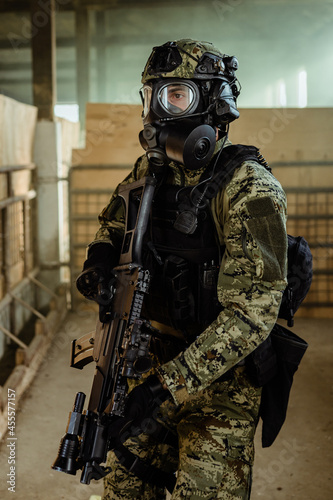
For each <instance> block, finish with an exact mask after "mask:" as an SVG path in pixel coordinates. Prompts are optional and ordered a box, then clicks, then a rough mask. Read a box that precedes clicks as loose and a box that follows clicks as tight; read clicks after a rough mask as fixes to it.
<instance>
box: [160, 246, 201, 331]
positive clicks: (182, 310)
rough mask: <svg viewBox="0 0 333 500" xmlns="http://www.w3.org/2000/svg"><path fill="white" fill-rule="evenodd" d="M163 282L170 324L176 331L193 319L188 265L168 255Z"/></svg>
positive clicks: (174, 256) (184, 261) (182, 260)
mask: <svg viewBox="0 0 333 500" xmlns="http://www.w3.org/2000/svg"><path fill="white" fill-rule="evenodd" d="M163 281H164V286H165V288H166V291H167V300H168V310H169V314H170V319H171V324H172V326H173V327H174V328H176V329H182V328H185V327H186V325H187V323H188V322H190V323H192V322H193V321H194V317H195V316H194V297H193V293H192V287H191V275H190V266H189V263H188V262H187V261H186V260H185V259H183V258H182V257H178V256H176V255H169V256H168V257H167V258H166V259H165V262H164V272H163Z"/></svg>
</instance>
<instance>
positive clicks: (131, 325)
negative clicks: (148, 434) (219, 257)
mask: <svg viewBox="0 0 333 500" xmlns="http://www.w3.org/2000/svg"><path fill="white" fill-rule="evenodd" d="M155 185H156V181H155V179H154V178H152V177H144V178H143V179H140V180H139V181H136V182H133V183H131V184H127V185H124V186H121V187H120V189H119V196H121V197H122V198H123V200H124V202H125V207H126V223H125V234H124V239H123V246H122V250H121V255H120V260H119V264H118V266H117V267H115V268H114V281H113V284H112V285H111V286H110V290H109V292H110V294H111V296H112V300H111V301H110V305H109V306H108V307H107V311H106V313H104V314H103V317H102V321H101V320H100V318H99V319H98V321H97V326H96V332H95V334H94V335H92V334H91V333H89V334H86V335H83V336H82V337H81V338H79V339H78V340H74V341H73V342H72V352H71V366H72V367H74V368H78V369H82V368H83V367H84V366H85V365H87V364H88V363H90V362H92V361H95V362H96V370H95V374H94V378H93V384H92V389H91V394H90V399H89V403H88V409H87V410H83V407H84V402H85V394H84V393H83V392H78V393H77V395H76V397H75V402H74V407H73V411H72V412H71V413H70V414H69V421H68V425H67V429H66V434H65V435H64V437H63V438H62V440H61V442H60V449H59V453H58V457H57V459H56V460H55V462H54V464H53V465H52V468H53V469H55V470H59V471H62V472H66V473H67V474H72V475H75V474H76V472H77V470H79V469H82V474H81V483H84V484H89V483H90V481H91V479H100V478H102V477H104V476H105V475H107V474H108V473H109V472H110V469H109V468H108V467H105V466H103V465H101V464H103V463H105V461H106V456H107V452H108V450H109V446H110V439H109V433H108V429H109V428H110V426H112V423H113V422H114V421H115V420H116V419H118V418H119V417H124V408H125V400H126V395H127V379H128V378H134V379H139V378H140V377H141V376H142V374H143V373H145V372H147V371H149V369H150V368H151V359H150V356H149V344H150V337H151V331H152V330H151V328H150V327H149V322H148V321H145V320H143V319H142V318H141V310H142V305H143V299H144V296H145V294H146V293H148V289H149V280H150V274H149V271H148V270H145V269H142V265H141V263H142V259H141V253H142V243H143V236H144V234H145V232H146V229H147V224H148V219H149V213H150V208H151V204H152V200H153V195H154V190H155Z"/></svg>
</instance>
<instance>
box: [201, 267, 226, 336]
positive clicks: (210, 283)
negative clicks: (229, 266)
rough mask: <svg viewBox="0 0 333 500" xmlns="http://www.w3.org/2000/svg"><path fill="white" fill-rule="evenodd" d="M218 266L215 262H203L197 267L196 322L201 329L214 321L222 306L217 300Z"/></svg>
mask: <svg viewBox="0 0 333 500" xmlns="http://www.w3.org/2000/svg"><path fill="white" fill-rule="evenodd" d="M218 275H219V266H218V265H217V264H215V261H214V260H213V261H211V262H210V263H209V262H205V263H204V264H201V265H200V267H199V283H198V288H197V289H198V300H197V302H198V305H197V320H198V323H199V324H200V325H201V327H202V328H206V327H207V326H209V325H210V324H211V323H212V321H214V320H216V318H217V316H218V314H219V312H220V311H221V309H222V306H221V304H220V302H219V300H218V298H217V280H218Z"/></svg>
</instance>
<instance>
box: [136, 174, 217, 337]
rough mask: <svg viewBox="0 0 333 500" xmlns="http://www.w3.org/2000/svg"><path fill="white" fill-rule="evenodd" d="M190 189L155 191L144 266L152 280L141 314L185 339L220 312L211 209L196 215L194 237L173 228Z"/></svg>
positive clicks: (162, 188) (166, 186) (171, 188)
mask: <svg viewBox="0 0 333 500" xmlns="http://www.w3.org/2000/svg"><path fill="white" fill-rule="evenodd" d="M192 189H193V187H186V188H180V187H179V186H173V185H165V184H164V185H163V186H162V187H161V188H160V189H159V191H158V192H157V195H156V196H155V200H154V203H153V208H152V216H151V228H150V229H151V232H150V234H151V239H150V241H148V244H147V248H148V250H147V251H146V252H145V255H144V262H143V265H144V267H146V268H148V269H149V270H150V272H151V275H152V280H151V285H150V291H149V294H148V296H147V297H146V299H145V306H144V307H145V314H146V315H147V316H148V317H149V318H150V319H152V320H155V321H158V322H159V323H163V324H165V325H168V326H171V327H173V328H175V329H177V330H182V331H183V332H184V333H185V334H187V336H188V335H191V336H192V335H198V334H199V333H200V332H201V331H202V330H203V328H204V327H205V326H207V325H208V324H210V323H211V322H212V321H213V319H215V318H216V317H217V315H218V313H219V311H220V309H221V306H220V304H219V302H218V300H217V293H216V289H217V277H218V271H219V262H220V260H221V249H220V247H219V244H218V240H217V232H216V228H215V224H214V221H213V218H212V214H211V210H210V206H209V205H207V206H206V207H205V208H204V209H202V210H200V212H199V213H198V219H197V227H196V230H195V231H194V232H193V234H184V233H182V232H180V231H179V230H177V229H176V228H175V222H176V220H177V218H178V216H179V213H180V212H181V210H180V205H181V203H182V200H184V199H187V198H188V197H189V196H190V192H191V190H192ZM222 253H223V252H222Z"/></svg>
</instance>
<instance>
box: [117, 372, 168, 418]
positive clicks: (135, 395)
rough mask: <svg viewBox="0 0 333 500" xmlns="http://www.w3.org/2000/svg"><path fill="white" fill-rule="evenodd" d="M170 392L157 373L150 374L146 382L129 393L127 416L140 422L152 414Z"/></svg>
mask: <svg viewBox="0 0 333 500" xmlns="http://www.w3.org/2000/svg"><path fill="white" fill-rule="evenodd" d="M169 396H170V392H169V391H168V390H167V389H165V388H164V387H163V385H162V383H161V382H160V380H159V378H158V377H157V376H156V375H150V376H149V377H148V378H147V380H146V381H145V382H143V383H142V384H140V385H138V386H137V387H134V389H133V390H132V391H131V392H130V393H129V395H128V399H127V401H126V405H125V418H128V419H130V420H132V421H133V422H134V423H139V422H140V421H142V420H143V419H144V418H145V417H147V416H150V415H151V414H152V413H153V411H154V410H155V408H158V407H159V406H160V405H161V404H162V403H163V402H164V401H165V400H166V399H167V398H168V397H169Z"/></svg>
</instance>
